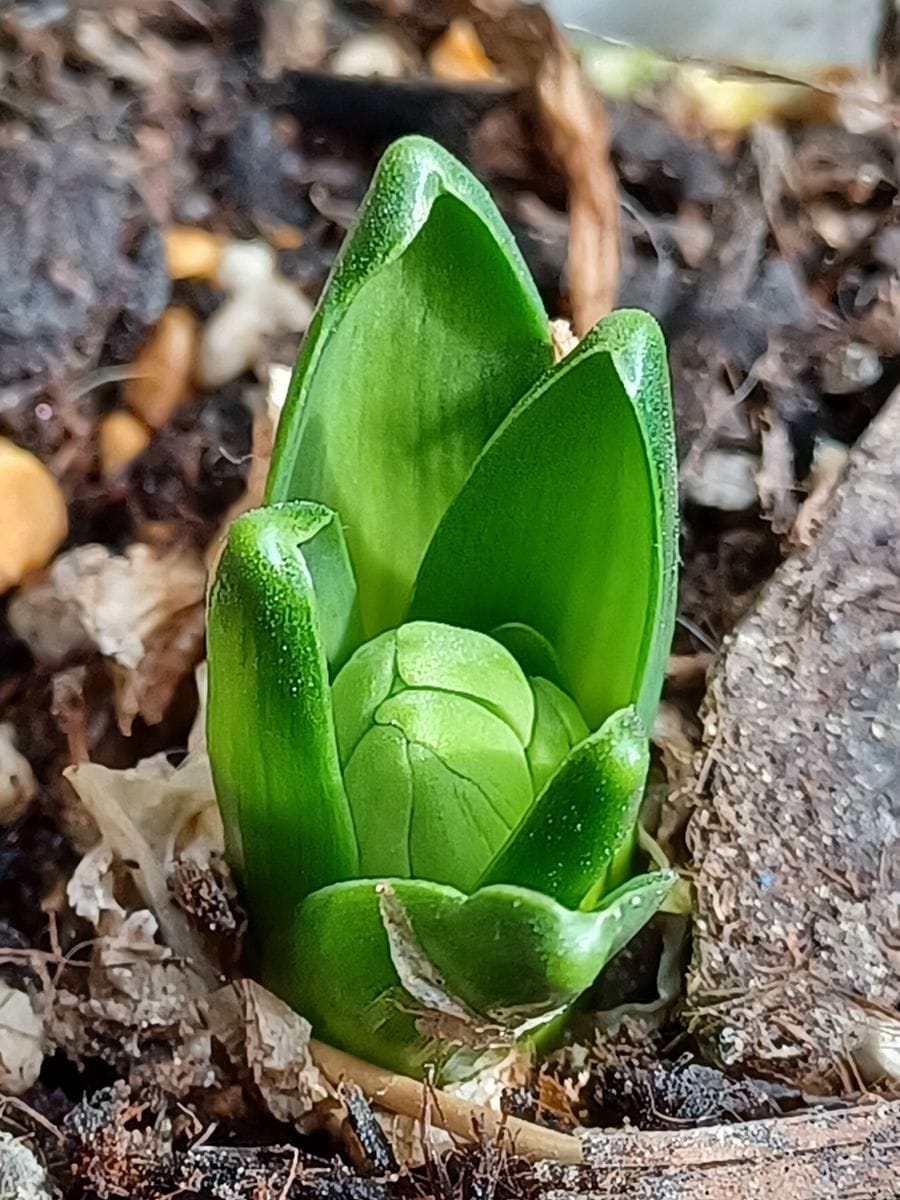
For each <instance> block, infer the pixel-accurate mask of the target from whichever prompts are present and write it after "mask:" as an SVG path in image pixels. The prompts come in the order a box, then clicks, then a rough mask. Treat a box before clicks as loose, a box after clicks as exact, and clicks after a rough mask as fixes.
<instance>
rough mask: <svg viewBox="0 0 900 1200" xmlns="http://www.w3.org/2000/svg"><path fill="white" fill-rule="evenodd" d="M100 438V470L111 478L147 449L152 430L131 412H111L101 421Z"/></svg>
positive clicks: (107, 477) (106, 477)
mask: <svg viewBox="0 0 900 1200" xmlns="http://www.w3.org/2000/svg"><path fill="white" fill-rule="evenodd" d="M99 438H100V471H101V474H102V475H103V478H104V479H106V480H109V479H113V478H114V477H115V476H116V475H118V474H119V473H120V472H121V471H124V470H125V468H126V467H127V466H128V464H129V463H130V462H133V461H134V459H136V458H137V456H138V455H139V454H140V453H142V451H144V450H146V448H147V446H148V444H149V442H150V431H149V429H148V428H147V426H146V425H145V424H144V422H143V421H139V420H138V418H137V417H135V416H133V415H132V414H131V413H130V412H122V411H119V412H111V413H109V414H108V415H107V416H105V417H104V418H103V420H102V421H101V423H100V434H99Z"/></svg>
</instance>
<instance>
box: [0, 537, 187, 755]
mask: <svg viewBox="0 0 900 1200" xmlns="http://www.w3.org/2000/svg"><path fill="white" fill-rule="evenodd" d="M205 590H206V568H205V566H204V564H203V562H202V561H201V559H200V558H199V556H198V555H197V554H196V553H194V552H193V551H192V550H186V549H182V548H175V549H171V548H170V549H159V548H156V547H153V546H147V545H144V544H142V543H136V544H135V545H133V546H130V547H129V548H128V550H127V551H126V552H125V554H114V553H113V552H112V551H111V550H109V549H108V548H107V547H105V546H100V545H96V544H88V545H84V546H76V547H75V548H74V549H73V550H69V551H67V552H66V553H65V554H61V555H60V556H59V557H58V558H57V559H56V560H55V561H54V563H53V564H52V566H51V567H50V570H49V575H48V578H47V580H46V581H44V582H42V583H39V584H36V585H34V586H33V587H30V588H24V589H23V590H22V591H21V592H20V593H19V595H18V596H16V597H15V599H14V600H13V602H12V604H11V605H10V610H9V621H10V624H11V626H12V628H13V629H14V631H15V632H16V633H17V634H18V635H19V636H20V637H21V638H23V640H24V641H26V642H27V643H28V645H29V647H30V649H31V651H32V653H33V654H34V655H35V657H36V658H37V659H38V660H39V661H41V662H46V663H48V664H50V665H54V664H58V663H60V662H61V661H62V660H63V659H65V658H67V657H68V656H69V655H71V654H75V653H80V652H84V651H85V650H90V649H97V650H99V652H100V653H101V654H103V655H104V656H105V657H106V658H107V659H109V660H110V662H111V663H112V664H113V666H114V668H115V680H116V692H117V710H118V714H119V722H120V725H121V726H122V727H123V730H124V732H126V733H127V732H129V730H130V727H131V722H132V721H133V719H134V717H135V716H136V715H137V714H138V713H140V715H142V716H143V717H144V718H145V719H146V720H147V721H148V723H150V724H153V723H155V722H157V721H159V720H161V719H162V715H163V713H164V711H165V708H166V706H167V705H168V703H169V701H170V700H171V698H172V695H173V694H174V691H175V688H176V687H177V685H178V683H179V682H180V680H181V678H182V677H183V675H184V674H185V672H186V671H189V670H191V669H192V668H193V666H194V665H195V663H196V661H197V659H198V658H199V656H200V652H201V647H202V639H203V601H204V597H205Z"/></svg>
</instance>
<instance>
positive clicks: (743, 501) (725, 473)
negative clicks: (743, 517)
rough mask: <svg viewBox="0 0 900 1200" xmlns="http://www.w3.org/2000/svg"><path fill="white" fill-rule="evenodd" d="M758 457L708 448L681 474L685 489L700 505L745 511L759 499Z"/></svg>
mask: <svg viewBox="0 0 900 1200" xmlns="http://www.w3.org/2000/svg"><path fill="white" fill-rule="evenodd" d="M757 466H758V460H757V459H756V457H755V456H754V455H752V454H747V453H745V452H744V451H743V450H720V449H713V450H707V452H706V453H705V454H704V455H703V456H702V458H701V459H700V461H699V463H698V464H697V465H696V467H695V468H694V469H693V470H692V471H690V472H686V473H685V476H684V481H683V482H684V492H685V495H686V496H687V498H688V499H689V500H691V501H692V502H693V503H694V504H697V505H699V506H700V507H701V508H717V509H719V510H720V511H722V512H745V511H746V510H747V509H749V508H752V507H753V505H754V504H755V503H756V501H757V498H758V492H757V486H756V473H757Z"/></svg>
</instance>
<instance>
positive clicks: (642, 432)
mask: <svg viewBox="0 0 900 1200" xmlns="http://www.w3.org/2000/svg"><path fill="white" fill-rule="evenodd" d="M676 520H677V494H676V469H675V448H674V435H673V429H672V414H671V403H670V399H669V384H668V374H667V369H666V359H665V346H664V343H663V339H662V334H661V333H660V330H659V327H658V326H657V324H656V322H655V321H654V320H653V319H652V317H650V316H648V315H647V314H646V313H642V312H632V311H627V310H623V311H620V312H616V313H613V314H612V315H611V316H610V317H608V318H606V320H604V321H602V322H601V323H600V324H599V325H598V326H597V327H596V328H595V329H594V330H592V332H591V333H589V334H588V336H587V337H586V338H585V339H584V341H583V342H582V343H581V344H580V345H579V346H578V347H577V349H575V350H574V351H573V352H572V353H571V354H570V355H569V356H568V357H567V358H565V359H563V361H562V362H561V363H560V364H559V365H558V366H557V367H556V368H555V369H554V370H553V371H552V372H550V373H548V375H546V376H545V377H544V378H543V379H542V380H541V381H540V382H538V383H537V384H536V385H535V386H534V388H533V389H532V390H531V392H530V393H529V394H528V395H527V396H526V397H525V398H524V399H523V400H522V401H521V402H520V403H519V404H518V405H517V406H516V408H515V409H514V410H513V411H512V412H511V413H510V415H509V417H508V418H507V419H506V421H505V422H504V423H503V425H502V426H501V427H500V429H499V430H498V431H497V434H496V435H495V437H494V438H493V439H492V440H491V442H490V443H489V444H488V446H487V447H486V448H485V450H484V452H483V454H482V455H481V457H480V458H479V460H478V462H477V463H476V464H475V466H474V467H473V469H472V472H471V475H470V476H469V478H468V479H467V481H466V483H465V485H464V486H463V488H462V490H461V491H460V493H459V495H458V496H457V498H456V500H455V501H454V503H453V504H452V505H451V507H450V508H449V510H448V511H447V513H446V515H445V516H444V518H443V520H442V521H441V524H440V526H439V527H438V529H437V532H436V533H435V535H434V537H433V539H432V541H431V543H430V545H429V547H428V551H427V554H426V556H425V559H424V561H423V563H422V566H421V568H420V570H419V575H418V578H417V580H416V585H415V593H414V597H413V602H412V607H411V613H412V615H413V616H414V617H418V618H423V619H427V620H434V621H446V622H448V623H450V624H456V625H463V626H466V627H468V628H473V629H484V630H490V629H494V628H495V627H496V626H498V625H500V624H501V623H503V622H522V623H523V624H525V625H530V626H532V627H533V628H534V629H535V630H537V632H538V633H539V634H541V635H542V636H543V637H545V638H546V639H547V640H548V641H549V642H550V643H551V644H552V646H553V648H554V650H555V651H556V654H557V656H558V659H559V663H560V668H561V671H562V674H563V686H564V688H565V690H566V691H568V692H569V693H570V694H571V695H572V696H573V697H574V699H575V700H576V702H577V703H578V706H579V708H580V709H581V711H582V713H583V714H584V716H585V718H586V720H587V722H588V724H589V725H590V726H591V727H592V728H596V727H597V726H598V725H600V723H601V722H602V721H603V720H605V718H606V717H608V716H609V715H610V713H612V712H615V711H616V710H617V709H619V708H624V707H626V706H627V705H629V704H636V705H637V709H638V712H639V714H640V716H641V718H642V720H643V721H644V724H645V726H646V727H647V728H649V726H650V723H651V721H652V717H653V713H654V710H655V708H656V704H657V701H658V699H659V692H660V689H661V686H662V679H663V672H664V669H665V660H666V655H667V653H668V649H669V645H670V643H671V637H672V627H673V624H674V618H675V600H676V591H675V589H676V555H677V548H676V538H675V531H676Z"/></svg>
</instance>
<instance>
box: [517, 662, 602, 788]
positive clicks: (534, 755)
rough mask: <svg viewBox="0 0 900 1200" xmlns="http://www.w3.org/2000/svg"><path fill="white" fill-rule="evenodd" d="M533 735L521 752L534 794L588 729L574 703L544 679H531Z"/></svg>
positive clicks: (580, 740)
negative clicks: (525, 757) (526, 759)
mask: <svg viewBox="0 0 900 1200" xmlns="http://www.w3.org/2000/svg"><path fill="white" fill-rule="evenodd" d="M529 682H530V684H531V690H532V693H533V694H534V733H533V734H532V735H531V741H530V742H529V743H528V747H527V749H526V751H525V753H526V755H527V757H528V766H529V769H530V770H531V782H532V786H533V788H534V793H535V795H538V794H539V793H540V792H541V791H542V789H543V787H544V785H545V784H546V783H548V782H549V780H550V779H552V777H553V775H554V774H555V772H556V769H557V767H559V766H560V764H561V763H562V762H563V760H564V759H565V758H567V757H568V755H569V752H570V751H571V750H572V749H573V748H574V747H575V746H577V745H578V744H579V743H580V742H583V741H584V739H585V738H586V737H587V736H588V733H589V732H590V730H589V729H588V727H587V725H586V724H585V721H584V717H583V716H582V715H581V713H580V712H579V711H578V708H577V706H576V704H575V701H574V700H571V699H570V698H569V697H568V696H567V695H566V694H565V692H561V691H560V690H559V688H558V687H556V686H555V685H554V684H552V683H550V682H549V681H548V680H546V679H531V680H529Z"/></svg>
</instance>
